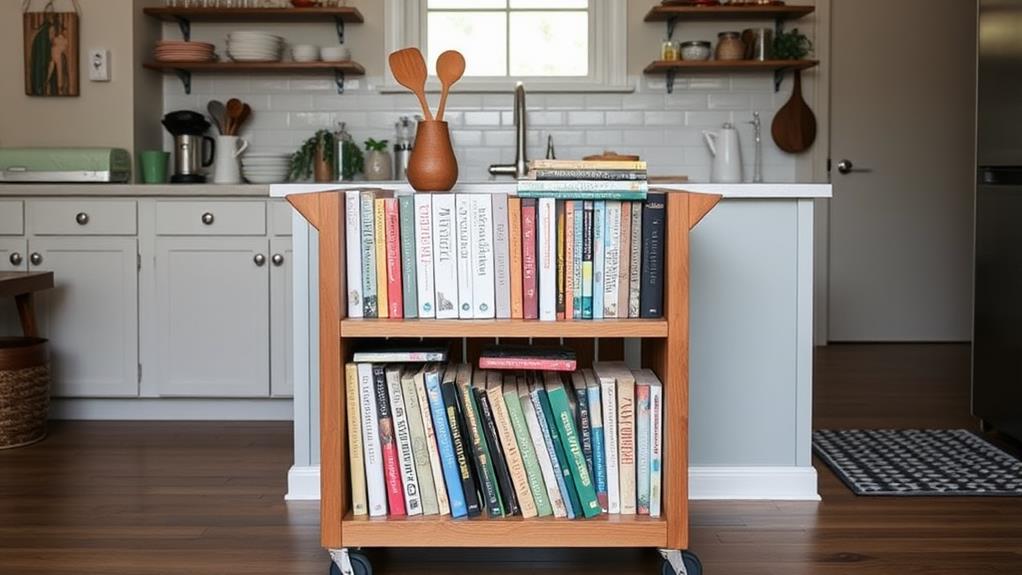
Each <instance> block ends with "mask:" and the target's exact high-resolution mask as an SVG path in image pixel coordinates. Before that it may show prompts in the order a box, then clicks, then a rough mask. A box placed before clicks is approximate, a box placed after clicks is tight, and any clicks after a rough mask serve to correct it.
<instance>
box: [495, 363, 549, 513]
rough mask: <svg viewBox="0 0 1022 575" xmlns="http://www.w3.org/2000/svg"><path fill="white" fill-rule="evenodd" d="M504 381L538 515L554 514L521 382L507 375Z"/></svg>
mask: <svg viewBox="0 0 1022 575" xmlns="http://www.w3.org/2000/svg"><path fill="white" fill-rule="evenodd" d="M516 379H521V380H522V384H524V378H516ZM504 381H505V384H504V404H505V405H506V406H507V413H508V417H510V418H511V428H512V429H513V430H514V434H515V439H516V440H517V442H518V452H519V453H521V455H522V463H523V464H524V465H525V477H526V479H527V480H528V482H529V491H530V492H531V493H532V498H533V501H534V502H535V503H536V515H537V516H539V517H546V516H548V515H553V512H554V511H553V507H552V506H551V505H550V498H549V497H548V496H547V490H546V483H544V481H543V472H542V470H540V468H539V459H538V458H537V457H536V448H535V444H534V443H533V441H532V435H531V434H530V433H529V425H528V424H527V423H526V422H525V413H524V412H522V400H521V398H520V397H519V395H518V385H519V382H517V381H515V382H510V381H509V378H508V377H505V378H504Z"/></svg>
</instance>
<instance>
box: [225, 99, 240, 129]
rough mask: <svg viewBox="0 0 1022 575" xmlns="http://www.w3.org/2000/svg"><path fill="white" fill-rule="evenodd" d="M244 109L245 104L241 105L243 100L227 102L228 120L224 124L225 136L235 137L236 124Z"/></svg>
mask: <svg viewBox="0 0 1022 575" xmlns="http://www.w3.org/2000/svg"><path fill="white" fill-rule="evenodd" d="M242 109H244V104H242V103H241V100H239V99H237V98H231V99H230V100H227V119H226V121H225V122H224V128H225V130H224V135H227V136H233V135H234V133H235V124H237V122H238V118H240V117H241V113H242Z"/></svg>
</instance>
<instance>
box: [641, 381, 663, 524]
mask: <svg viewBox="0 0 1022 575" xmlns="http://www.w3.org/2000/svg"><path fill="white" fill-rule="evenodd" d="M643 371H645V372H648V373H647V374H646V376H647V377H648V378H649V379H650V385H649V515H650V517H660V508H661V502H662V499H663V471H662V470H663V466H664V464H663V459H664V386H663V384H662V383H661V382H660V380H659V379H657V376H656V375H655V374H654V373H653V372H652V371H651V370H648V369H647V370H643Z"/></svg>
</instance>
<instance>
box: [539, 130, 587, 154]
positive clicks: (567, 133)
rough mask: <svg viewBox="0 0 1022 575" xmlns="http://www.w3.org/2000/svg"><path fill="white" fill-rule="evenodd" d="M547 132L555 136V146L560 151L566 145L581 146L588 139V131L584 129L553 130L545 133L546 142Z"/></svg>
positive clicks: (544, 139)
mask: <svg viewBox="0 0 1022 575" xmlns="http://www.w3.org/2000/svg"><path fill="white" fill-rule="evenodd" d="M547 134H549V135H551V136H553V137H554V148H556V149H557V150H558V151H559V150H560V149H561V148H562V147H566V146H581V145H582V144H584V143H585V141H586V133H585V131H583V130H551V131H549V132H547V133H546V134H544V135H543V141H544V142H545V141H546V135H547ZM558 153H559V152H558Z"/></svg>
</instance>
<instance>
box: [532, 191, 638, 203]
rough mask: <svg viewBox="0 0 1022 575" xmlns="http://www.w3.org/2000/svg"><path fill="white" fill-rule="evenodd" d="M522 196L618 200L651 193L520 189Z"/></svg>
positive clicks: (634, 198) (627, 199)
mask: <svg viewBox="0 0 1022 575" xmlns="http://www.w3.org/2000/svg"><path fill="white" fill-rule="evenodd" d="M518 195H519V197H521V198H536V199H540V198H549V199H552V200H617V201H636V200H644V199H646V197H647V196H648V195H649V194H647V193H646V192H633V191H628V190H606V191H601V190H573V191H567V190H565V191H558V190H550V191H544V190H518Z"/></svg>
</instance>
